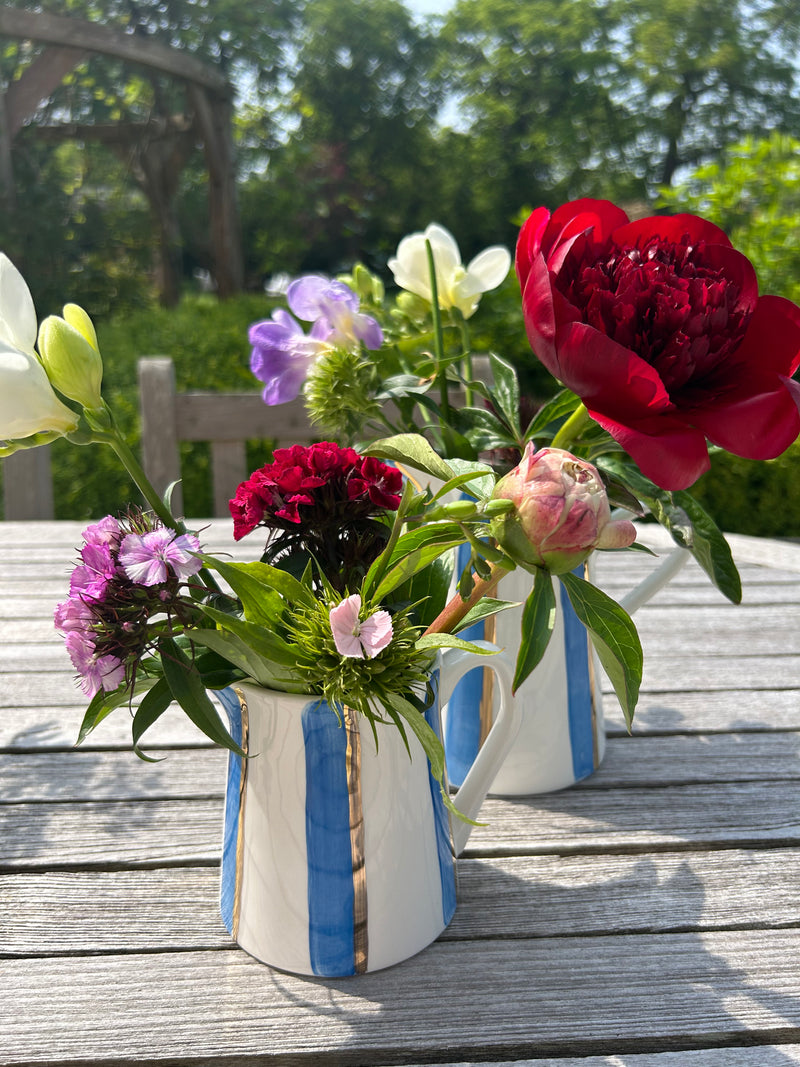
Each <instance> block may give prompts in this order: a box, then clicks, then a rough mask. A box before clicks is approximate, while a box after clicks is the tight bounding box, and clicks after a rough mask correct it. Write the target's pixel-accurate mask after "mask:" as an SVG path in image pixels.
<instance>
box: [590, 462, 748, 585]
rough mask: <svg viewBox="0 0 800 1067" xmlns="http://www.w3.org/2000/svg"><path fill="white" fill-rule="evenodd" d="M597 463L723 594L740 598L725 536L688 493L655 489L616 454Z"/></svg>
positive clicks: (736, 575) (736, 574)
mask: <svg viewBox="0 0 800 1067" xmlns="http://www.w3.org/2000/svg"><path fill="white" fill-rule="evenodd" d="M597 462H598V466H600V467H602V469H603V470H609V471H611V472H612V473H613V474H614V475H615V476H616V477H617V478H619V480H620V481H621V482H623V483H624V484H626V485H628V486H629V487H630V488H631V489H632V491H633V492H634V493H635V495H636V496H637V497H638V498H639V499H640V500H641V501H643V503H644V504H646V505H647V507H648V508H649V509H650V511H651V512H652V514H653V517H654V518H655V519H657V520H658V521H659V522H660V523H661V525H662V526H663V527H665V529H667V530H668V531H669V533H670V534H671V535H672V539H673V540H674V541H675V543H676V544H678V545H680V546H681V547H682V548H688V549H689V551H690V552H691V553H692V555H693V556H694V558H695V559H696V560H697V562H698V563H699V564H700V566H701V567H702V568H703V570H704V571H705V572H706V574H707V575H708V576H709V578H710V579H711V581H712V582H713V583H714V585H715V586H716V587H717V589H719V591H720V592H721V593H722V595H723V596H725V597H727V598H728V600H730V601H731V602H732V603H733V604H739V603H741V600H742V580H741V578H740V577H739V571H738V570H737V568H736V564H735V563H734V561H733V556H732V554H731V549H730V545H729V544H728V542H727V541H726V540H725V536H724V534H723V533H722V531H721V530H720V528H719V527H718V526H717V524H716V523H715V522H714V520H713V519H712V518H711V516H710V515H709V514H708V512H707V511H706V510H705V508H703V506H702V505H701V504H699V503H698V502H697V501H696V500H695V499H694V497H693V496H692V495H691V493H688V492H687V491H686V490H685V489H681V490H675V491H673V492H670V491H669V490H666V489H659V488H658V486H656V485H654V484H653V482H651V481H650V479H649V478H645V476H644V475H643V474H642V473H641V472H640V471H639V470H638V468H636V467H633V466H632V464H631V463H629V462H625V460H624V459H622V458H621V457H617V456H603V457H600V458H598V461H597Z"/></svg>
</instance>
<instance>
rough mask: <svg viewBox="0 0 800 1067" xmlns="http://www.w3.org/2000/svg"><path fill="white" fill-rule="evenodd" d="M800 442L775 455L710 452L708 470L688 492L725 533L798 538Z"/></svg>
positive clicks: (799, 535)
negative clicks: (761, 458) (745, 456)
mask: <svg viewBox="0 0 800 1067" xmlns="http://www.w3.org/2000/svg"><path fill="white" fill-rule="evenodd" d="M798 472H800V442H796V443H795V444H793V445H792V446H791V447H790V448H788V449H787V450H786V452H784V454H783V455H782V456H779V457H778V458H777V459H771V460H767V461H766V462H756V461H755V460H748V459H740V458H739V457H738V456H731V455H729V454H728V453H726V452H717V453H715V454H712V456H711V470H710V471H709V473H708V474H705V475H704V476H703V477H702V478H701V479H700V481H699V482H696V483H695V485H694V486H692V496H694V497H695V499H697V500H698V501H700V503H701V504H703V506H704V507H705V508H706V509H707V510H708V511H709V512H710V513H711V514H712V515H713V516H714V518H715V519H716V521H717V524H718V525H719V526H720V528H721V529H723V530H725V531H726V532H728V533H743V534H751V535H752V536H754V537H791V538H795V539H798V538H800V477H798Z"/></svg>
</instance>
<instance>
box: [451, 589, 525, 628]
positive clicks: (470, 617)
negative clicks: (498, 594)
mask: <svg viewBox="0 0 800 1067" xmlns="http://www.w3.org/2000/svg"><path fill="white" fill-rule="evenodd" d="M519 606H520V602H519V601H513V600H495V599H494V598H493V597H490V596H485V597H481V599H480V600H479V601H478V603H477V604H476V605H475V606H474V607H472V608H470V609H469V611H468V612H467V614H466V615H465V616H464V618H463V619H462V620H461V622H460V623H459V624H458V628H457V629H456V631H455V632H456V633H460V631H461V630H466V629H467V627H469V626H473V625H474V624H475V623H476V622H480V621H481V620H482V619H486V618H488V617H489V616H490V615H496V614H497V613H498V611H506V610H507V609H508V608H518V607H519Z"/></svg>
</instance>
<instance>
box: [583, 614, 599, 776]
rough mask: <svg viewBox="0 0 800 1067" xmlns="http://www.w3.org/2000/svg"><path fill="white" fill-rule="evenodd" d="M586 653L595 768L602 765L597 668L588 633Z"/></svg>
mask: <svg viewBox="0 0 800 1067" xmlns="http://www.w3.org/2000/svg"><path fill="white" fill-rule="evenodd" d="M586 645H587V648H586V653H587V655H588V656H589V700H590V701H591V705H592V764H593V765H594V769H595V770H597V768H598V767H599V766H600V741H599V738H598V736H597V703H596V701H595V698H594V694H595V670H594V654H593V652H592V642H591V641H590V640H589V635H588V634H587V635H586Z"/></svg>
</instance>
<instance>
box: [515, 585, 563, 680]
mask: <svg viewBox="0 0 800 1067" xmlns="http://www.w3.org/2000/svg"><path fill="white" fill-rule="evenodd" d="M555 623H556V597H555V593H554V591H553V579H552V577H551V576H550V574H549V572H548V571H545V570H542V569H541V567H537V568H536V574H535V577H534V580H533V589H532V590H531V592H530V595H529V596H528V599H527V600H526V601H525V607H524V608H523V609H522V625H521V631H520V643H519V652H518V654H517V663H516V667H515V668H514V692H515V693H516V691H517V690H518V689H519V687H520V686H521V685H522V683H523V682H524V681H525V679H526V678H527V677H528V675H529V674H530V673H531V671H532V670H533V669H534V667H536V666H538V664H539V663H540V662H541V660H542V656H543V655H544V654H545V651H546V649H547V646H548V644H549V643H550V638H551V637H552V636H553V628H554V627H555Z"/></svg>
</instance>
